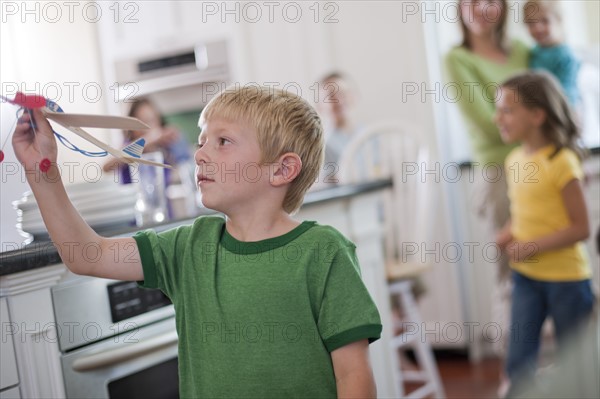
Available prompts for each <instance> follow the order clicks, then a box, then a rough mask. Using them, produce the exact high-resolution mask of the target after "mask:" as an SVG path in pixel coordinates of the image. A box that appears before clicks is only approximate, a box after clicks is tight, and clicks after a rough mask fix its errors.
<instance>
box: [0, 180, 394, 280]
mask: <svg viewBox="0 0 600 399" xmlns="http://www.w3.org/2000/svg"><path fill="white" fill-rule="evenodd" d="M391 185H392V181H391V180H389V179H388V180H378V181H372V182H365V183H359V184H352V185H343V186H335V187H332V188H326V189H323V190H319V191H313V192H310V193H308V194H307V195H306V197H305V199H304V204H303V205H302V207H303V208H304V207H308V206H312V205H315V204H321V203H324V202H329V201H335V200H339V199H344V198H348V197H352V196H355V195H358V194H364V193H368V192H371V191H376V190H380V189H383V188H386V187H390V186H391ZM211 213H214V212H213V211H210V210H204V211H202V212H199V214H198V215H196V216H195V217H190V218H185V219H179V220H170V221H167V222H165V223H161V224H155V225H147V226H142V227H131V228H127V229H123V228H122V227H121V228H120V229H116V230H114V231H109V232H106V231H103V232H102V235H103V236H107V237H108V236H110V237H117V236H132V235H133V234H134V233H135V232H137V231H140V230H145V229H154V230H156V231H164V230H168V229H171V228H174V227H177V226H179V225H182V224H186V223H191V222H192V220H194V219H195V218H196V217H198V216H201V215H205V214H211ZM61 262H62V260H61V259H60V256H59V255H58V251H57V249H56V247H55V246H54V244H53V243H52V242H51V241H38V242H36V241H34V242H32V243H31V244H29V245H26V246H25V247H23V248H22V249H18V250H15V251H8V252H3V253H0V276H3V275H7V274H12V273H18V272H22V271H26V270H31V269H37V268H41V267H44V266H50V265H55V264H58V263H61Z"/></svg>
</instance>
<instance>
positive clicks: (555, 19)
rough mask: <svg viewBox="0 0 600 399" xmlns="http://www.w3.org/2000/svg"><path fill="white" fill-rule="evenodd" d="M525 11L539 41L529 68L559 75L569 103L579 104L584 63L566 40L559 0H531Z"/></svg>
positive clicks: (532, 52)
mask: <svg viewBox="0 0 600 399" xmlns="http://www.w3.org/2000/svg"><path fill="white" fill-rule="evenodd" d="M523 10H524V14H525V23H526V24H527V28H528V29H529V34H530V35H531V37H532V38H533V39H534V40H535V42H536V46H535V47H534V48H533V49H532V50H531V55H530V58H529V67H530V68H533V69H543V70H546V71H548V72H550V73H551V74H553V75H554V76H556V78H557V79H558V81H559V82H560V84H561V86H562V88H563V90H564V92H565V94H566V95H567V98H568V99H569V102H570V103H571V105H572V106H576V105H577V104H578V103H579V100H580V98H579V89H578V87H577V75H578V73H579V68H580V62H579V60H578V59H577V57H576V56H575V54H573V50H571V48H570V47H569V46H568V45H566V44H565V43H564V42H563V38H562V32H561V30H562V26H561V19H562V16H561V11H560V5H559V4H558V2H557V1H555V0H528V1H527V2H526V3H525V5H524V6H523Z"/></svg>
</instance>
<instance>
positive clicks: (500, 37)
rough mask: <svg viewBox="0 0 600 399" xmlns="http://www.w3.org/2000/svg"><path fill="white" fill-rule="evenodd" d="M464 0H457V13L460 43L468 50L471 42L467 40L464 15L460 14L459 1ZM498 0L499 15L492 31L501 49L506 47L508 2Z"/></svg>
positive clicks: (474, 0)
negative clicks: (461, 36) (460, 35)
mask: <svg viewBox="0 0 600 399" xmlns="http://www.w3.org/2000/svg"><path fill="white" fill-rule="evenodd" d="M463 1H465V0H458V15H459V17H460V28H461V30H462V35H463V41H462V43H461V46H462V47H465V48H467V49H469V50H471V48H472V43H471V41H470V40H469V30H468V29H467V25H466V24H465V21H464V18H465V16H464V15H463V14H462V10H461V3H462V2H463ZM470 1H472V2H476V1H487V0H470ZM498 1H499V2H500V16H499V21H498V25H497V26H496V30H495V32H494V39H495V40H496V44H497V45H498V47H499V48H501V49H502V50H505V49H506V16H507V14H508V4H507V1H506V0H498Z"/></svg>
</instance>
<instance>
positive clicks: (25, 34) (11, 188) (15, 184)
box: [0, 2, 106, 250]
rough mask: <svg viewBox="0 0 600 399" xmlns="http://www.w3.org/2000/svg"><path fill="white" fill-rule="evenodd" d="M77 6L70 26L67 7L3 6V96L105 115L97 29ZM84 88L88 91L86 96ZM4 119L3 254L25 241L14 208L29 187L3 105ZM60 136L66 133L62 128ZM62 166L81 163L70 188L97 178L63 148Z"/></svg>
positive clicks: (10, 111)
mask: <svg viewBox="0 0 600 399" xmlns="http://www.w3.org/2000/svg"><path fill="white" fill-rule="evenodd" d="M54 4H58V3H54ZM77 4H79V7H78V8H76V9H74V11H75V12H73V14H72V19H71V21H72V22H71V21H70V18H69V15H68V8H66V7H63V6H62V5H61V6H60V7H59V8H52V7H46V6H45V3H43V2H30V3H25V2H2V19H3V20H2V24H1V28H0V29H1V31H0V40H1V44H0V49H1V50H0V63H1V64H0V70H1V74H0V84H1V87H2V88H1V90H0V93H1V94H2V95H5V96H9V97H12V96H13V95H14V93H15V91H16V90H17V88H18V90H20V91H23V92H25V93H40V94H42V95H45V96H47V97H48V98H51V99H54V100H56V101H57V102H58V103H59V104H60V105H61V107H62V108H63V109H65V110H66V111H67V112H75V113H103V112H104V110H105V106H104V98H103V97H101V96H98V95H97V91H96V90H95V89H96V88H97V87H100V86H101V83H102V79H101V71H100V68H99V66H100V64H99V54H98V48H97V46H96V30H95V26H94V24H93V23H90V22H87V21H86V20H85V19H84V18H83V15H82V14H81V10H82V8H83V5H84V4H86V3H82V2H79V3H77ZM57 10H58V12H57ZM59 15H60V18H59ZM90 15H92V14H91V12H90ZM86 85H87V86H86ZM84 87H87V92H86V91H85V90H84ZM70 88H71V89H70ZM1 117H2V127H1V133H2V141H1V142H2V144H3V145H4V143H6V145H4V146H3V151H4V152H5V154H6V158H5V160H4V162H2V163H1V164H0V168H1V169H0V176H1V178H2V182H1V185H0V187H1V189H0V190H1V195H0V210H1V219H2V222H1V225H0V227H1V230H0V239H1V242H2V246H3V247H2V248H0V250H7V249H10V248H8V247H6V246H5V244H6V245H10V246H11V247H12V246H14V245H18V244H20V243H21V242H22V241H23V240H24V238H23V237H21V236H20V235H18V234H17V232H16V229H15V224H16V217H17V215H16V212H15V210H14V209H13V208H12V205H11V202H12V201H14V200H16V199H18V198H20V197H21V194H22V193H23V192H24V191H26V190H27V189H28V186H27V184H26V182H25V177H24V174H23V171H22V169H21V167H20V165H19V164H18V163H17V161H16V159H15V157H14V153H13V151H12V146H11V145H10V138H9V136H10V134H11V133H12V130H13V126H14V123H15V109H14V108H13V107H11V106H9V105H7V104H3V106H2V115H1ZM56 130H57V131H58V132H61V133H63V132H65V129H62V128H57V129H56ZM98 134H99V135H100V138H101V139H103V138H106V137H105V132H98ZM66 135H67V137H69V139H72V141H73V142H74V143H76V144H78V145H81V146H82V148H86V149H90V150H92V149H94V148H95V147H93V146H91V147H90V145H89V144H88V143H87V142H85V141H83V140H80V139H79V138H77V137H74V135H73V134H71V133H67V134H66ZM7 140H8V141H7ZM59 160H60V162H62V163H63V164H64V163H65V162H76V164H73V165H74V166H73V167H72V169H70V172H71V173H68V174H67V175H64V176H65V180H66V181H67V182H76V181H81V180H83V179H84V175H86V174H87V175H88V176H93V175H95V174H96V173H97V172H98V168H96V167H95V166H94V165H92V166H87V167H86V162H89V159H88V158H85V157H83V156H79V155H78V154H76V153H74V152H72V151H68V150H66V149H65V148H64V147H62V146H59ZM66 171H67V170H66V169H65V172H66Z"/></svg>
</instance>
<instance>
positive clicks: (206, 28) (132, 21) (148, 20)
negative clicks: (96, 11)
mask: <svg viewBox="0 0 600 399" xmlns="http://www.w3.org/2000/svg"><path fill="white" fill-rule="evenodd" d="M98 4H99V7H101V8H102V15H103V17H102V18H101V19H99V21H98V34H99V39H100V43H101V51H102V55H103V56H104V57H108V58H109V59H110V60H112V61H115V60H122V59H129V58H136V57H150V58H151V57H153V56H154V55H155V54H160V53H162V52H166V51H176V50H177V49H183V48H188V47H191V46H193V45H194V44H196V43H199V42H206V41H212V40H217V39H221V38H225V37H228V36H229V35H230V32H231V31H232V30H235V26H236V24H235V21H234V17H233V16H227V15H226V16H225V21H230V22H231V23H222V22H221V21H222V18H221V11H222V10H221V8H223V7H224V6H223V5H222V4H221V3H212V2H203V1H136V2H130V1H120V2H99V3H98ZM238 6H239V5H238ZM213 7H216V10H215V9H214V8H213ZM230 7H233V4H232V5H231V6H230Z"/></svg>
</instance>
